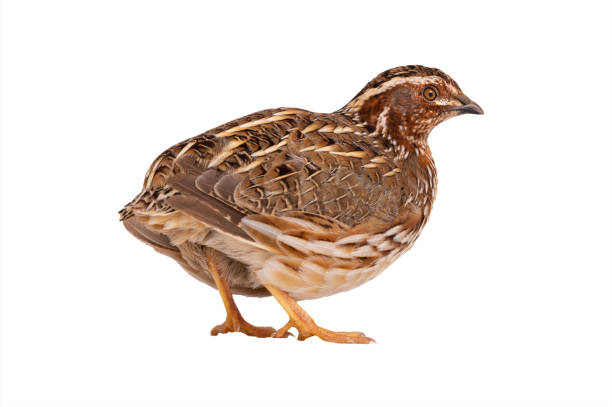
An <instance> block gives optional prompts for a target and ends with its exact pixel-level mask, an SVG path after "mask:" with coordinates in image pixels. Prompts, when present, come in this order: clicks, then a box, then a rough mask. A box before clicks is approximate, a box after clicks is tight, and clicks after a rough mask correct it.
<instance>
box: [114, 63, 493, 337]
mask: <svg viewBox="0 0 612 407" xmlns="http://www.w3.org/2000/svg"><path fill="white" fill-rule="evenodd" d="M464 113H472V114H483V110H482V109H481V108H480V106H479V105H478V104H476V103H475V102H473V101H472V100H471V99H470V98H468V97H467V96H466V95H465V94H464V93H463V92H462V91H461V89H460V88H459V85H457V83H456V82H455V81H454V80H453V79H452V78H451V77H450V76H448V75H447V74H445V73H444V72H442V71H441V70H439V69H436V68H428V67H425V66H420V65H408V66H401V67H397V68H393V69H390V70H388V71H385V72H383V73H381V74H379V75H378V76H376V77H375V78H374V79H372V80H371V81H370V82H369V83H368V84H367V85H366V86H365V87H364V88H363V89H362V90H361V91H360V92H359V93H358V94H357V95H356V96H355V97H354V98H353V99H352V100H351V101H350V102H349V103H348V104H346V105H345V106H344V107H342V108H341V109H339V110H337V111H335V112H333V113H313V112H310V111H307V110H304V109H297V108H277V109H269V110H263V111H259V112H256V113H253V114H250V115H247V116H244V117H242V118H239V119H236V120H234V121H231V122H229V123H226V124H223V125H221V126H219V127H216V128H214V129H212V130H209V131H207V132H205V133H203V134H201V135H199V136H196V137H193V138H190V139H187V140H185V141H182V142H180V143H178V144H176V145H174V146H172V147H170V148H168V149H167V150H166V151H164V152H163V153H161V154H160V155H159V156H158V157H157V158H156V159H155V160H154V161H153V163H152V164H151V166H150V167H149V170H148V172H147V174H146V176H145V180H144V186H143V188H142V191H141V192H140V193H139V194H138V195H137V196H136V197H135V198H134V199H133V200H132V201H131V202H130V203H128V204H127V205H126V206H125V207H124V208H123V209H122V210H121V211H120V219H121V221H122V222H123V225H124V226H125V228H126V229H127V230H128V231H129V232H130V233H131V234H133V235H134V236H135V237H136V238H138V239H140V240H141V241H143V242H144V243H147V244H148V245H150V246H152V247H153V248H154V249H155V250H156V251H158V252H160V253H162V254H165V255H166V256H170V257H171V258H173V259H174V260H176V261H177V262H178V263H179V264H180V265H181V266H182V267H183V268H184V269H185V270H186V271H187V272H188V273H190V274H191V275H192V276H193V277H195V278H197V279H198V280H200V281H202V282H204V283H206V284H208V285H210V286H212V287H214V288H216V289H217V290H218V291H219V293H220V295H221V298H222V300H223V303H224V306H225V310H226V312H227V316H226V320H225V322H223V323H222V324H220V325H218V326H216V327H215V328H213V329H212V331H211V334H212V335H216V334H219V333H227V332H242V333H244V334H246V335H251V336H256V337H286V336H288V335H289V330H290V329H292V328H294V329H296V330H297V333H298V339H300V340H303V339H306V338H309V337H311V336H317V337H319V338H321V339H322V340H324V341H330V342H338V343H369V342H372V341H373V340H372V339H371V338H369V337H367V336H366V335H364V334H363V333H361V332H336V331H331V330H328V329H324V328H322V327H319V326H318V325H317V324H316V323H315V322H314V320H313V319H312V318H311V317H310V316H309V315H308V314H307V313H306V311H304V309H303V308H301V306H300V305H299V304H298V303H297V301H299V300H306V299H316V298H321V297H325V296H329V295H332V294H336V293H339V292H342V291H346V290H350V289H353V288H355V287H357V286H359V285H361V284H363V283H365V282H367V281H369V280H370V279H372V278H374V277H376V276H377V275H379V274H380V273H381V272H382V271H383V270H384V269H386V268H387V267H388V266H389V265H390V264H391V263H392V262H393V261H395V260H396V259H397V258H398V257H399V256H401V255H402V254H403V253H405V252H406V251H407V250H409V249H410V248H411V247H412V245H413V244H414V242H415V240H416V239H417V237H418V236H419V234H420V233H421V231H422V229H423V227H424V226H425V224H426V223H427V220H428V218H429V215H430V212H431V208H432V204H433V202H434V199H435V196H436V188H437V173H436V167H435V164H434V161H433V158H432V154H431V151H430V149H429V146H428V136H429V133H430V132H431V130H432V129H433V128H434V127H435V126H436V125H438V124H439V123H441V122H442V121H444V120H446V119H449V118H451V117H455V116H458V115H461V114H464ZM233 294H241V295H245V296H253V297H263V296H268V295H272V296H274V298H275V299H276V300H277V301H278V303H279V304H280V305H281V306H282V307H283V309H284V310H285V311H286V313H287V314H288V316H289V322H287V324H286V325H285V326H283V327H282V328H280V329H273V328H271V327H258V326H254V325H251V324H250V323H248V322H246V321H245V319H244V318H243V317H242V315H241V314H240V312H239V310H238V308H237V306H236V303H235V302H234V299H233V297H232V295H233Z"/></svg>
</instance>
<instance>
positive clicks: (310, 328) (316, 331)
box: [274, 320, 376, 343]
mask: <svg viewBox="0 0 612 407" xmlns="http://www.w3.org/2000/svg"><path fill="white" fill-rule="evenodd" d="M291 328H295V329H297V330H298V341H303V340H305V339H308V338H310V337H311V336H317V337H319V338H320V339H322V340H324V341H326V342H335V343H376V341H375V340H374V339H372V338H369V337H367V336H365V335H364V334H363V333H362V332H335V331H330V330H328V329H325V328H321V327H320V326H318V325H317V324H315V323H314V321H312V320H310V321H307V320H306V321H292V320H289V322H287V323H286V324H285V326H283V327H282V328H281V329H279V330H278V331H276V333H275V334H274V337H275V338H281V337H282V338H284V337H285V336H283V335H286V334H287V333H288V331H289V329H291Z"/></svg>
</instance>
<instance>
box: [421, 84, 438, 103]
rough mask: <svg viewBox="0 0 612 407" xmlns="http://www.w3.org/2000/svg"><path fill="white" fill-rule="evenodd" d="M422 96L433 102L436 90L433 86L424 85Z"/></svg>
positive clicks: (436, 93)
mask: <svg viewBox="0 0 612 407" xmlns="http://www.w3.org/2000/svg"><path fill="white" fill-rule="evenodd" d="M423 97H424V98H425V100H426V101H428V102H433V101H434V100H436V99H437V98H438V90H437V89H436V88H434V87H433V86H426V87H425V88H423Z"/></svg>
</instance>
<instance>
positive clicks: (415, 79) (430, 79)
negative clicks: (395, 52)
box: [349, 75, 442, 109]
mask: <svg viewBox="0 0 612 407" xmlns="http://www.w3.org/2000/svg"><path fill="white" fill-rule="evenodd" d="M404 83H412V84H416V85H424V84H431V83H435V84H438V85H439V84H441V83H442V78H440V77H438V76H435V75H432V76H398V77H395V78H391V79H389V80H388V81H386V82H384V83H383V84H382V85H380V86H378V87H377V88H372V89H368V90H366V91H365V92H363V94H361V95H360V96H359V97H358V98H357V99H355V100H353V102H351V103H350V104H349V107H350V108H351V109H359V108H360V107H361V106H362V105H363V104H364V103H365V101H366V100H368V99H370V98H371V97H372V96H376V95H380V94H381V93H384V92H386V91H387V90H389V89H391V88H393V87H395V86H398V85H402V84H404Z"/></svg>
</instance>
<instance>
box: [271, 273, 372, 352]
mask: <svg viewBox="0 0 612 407" xmlns="http://www.w3.org/2000/svg"><path fill="white" fill-rule="evenodd" d="M265 287H266V288H267V289H268V291H270V293H271V294H272V295H273V296H274V298H276V300H277V301H278V302H279V304H280V305H281V306H282V307H283V308H284V309H285V312H287V314H288V315H289V322H287V324H285V326H283V327H282V328H281V329H279V330H278V331H276V333H275V334H274V336H275V337H282V336H284V335H286V334H287V333H288V331H289V329H291V328H295V329H297V330H298V332H299V335H298V340H300V341H303V340H304V339H306V338H310V337H311V336H318V337H319V338H321V339H322V340H324V341H327V342H337V343H371V342H374V339H372V338H368V337H367V336H365V335H364V334H363V333H361V332H334V331H330V330H327V329H325V328H321V327H320V326H318V325H317V324H316V323H315V322H314V320H313V319H312V318H311V317H310V315H308V314H307V313H306V311H304V309H303V308H302V307H300V306H299V305H298V303H297V302H296V301H295V300H294V299H293V298H291V297H290V296H289V294H287V293H286V292H285V291H283V290H280V289H278V288H276V287H274V286H271V285H265Z"/></svg>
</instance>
